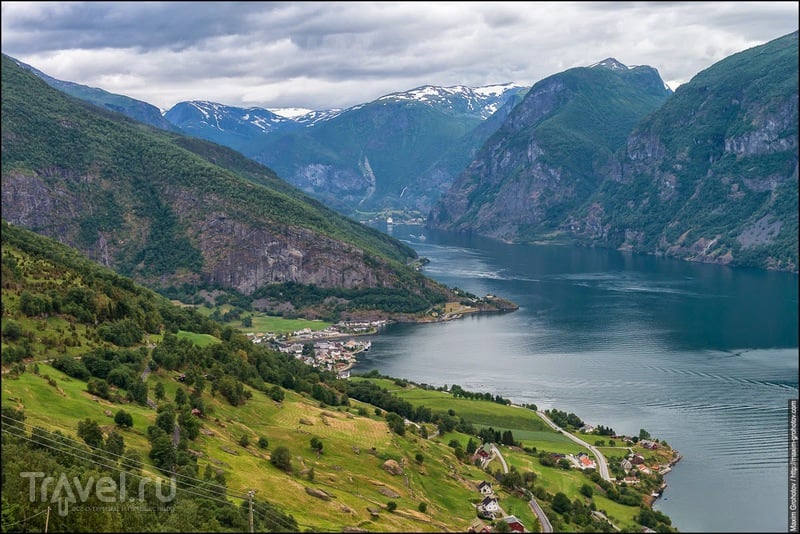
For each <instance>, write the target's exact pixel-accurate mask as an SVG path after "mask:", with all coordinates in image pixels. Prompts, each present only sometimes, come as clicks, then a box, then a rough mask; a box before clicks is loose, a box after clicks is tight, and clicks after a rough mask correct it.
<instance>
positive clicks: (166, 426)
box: [156, 406, 175, 434]
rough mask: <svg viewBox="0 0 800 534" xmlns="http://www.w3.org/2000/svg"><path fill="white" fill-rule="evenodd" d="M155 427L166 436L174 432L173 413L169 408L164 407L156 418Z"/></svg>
mask: <svg viewBox="0 0 800 534" xmlns="http://www.w3.org/2000/svg"><path fill="white" fill-rule="evenodd" d="M156 426H157V427H158V428H160V429H161V430H163V431H164V432H166V433H167V434H172V431H173V430H175V412H174V411H172V408H171V407H169V406H168V407H166V408H165V409H164V410H163V411H162V412H161V413H159V414H158V415H157V416H156Z"/></svg>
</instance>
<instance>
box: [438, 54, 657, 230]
mask: <svg viewBox="0 0 800 534" xmlns="http://www.w3.org/2000/svg"><path fill="white" fill-rule="evenodd" d="M610 64H613V65H620V68H619V69H611V68H608V67H606V65H605V64H598V65H597V66H595V67H592V68H588V67H587V68H578V69H571V70H569V71H566V72H564V73H561V74H558V75H555V76H551V77H549V78H546V79H545V80H542V81H541V82H539V83H537V84H535V85H534V86H533V88H531V90H530V91H529V92H528V94H527V95H526V96H525V98H524V100H523V101H522V103H520V104H519V105H518V106H517V107H516V108H514V110H513V111H512V112H511V113H510V114H509V116H508V118H507V119H506V121H505V123H504V124H503V125H502V126H501V127H500V129H499V130H498V131H497V132H496V133H495V134H494V135H493V136H492V137H491V138H489V140H488V141H487V142H486V143H485V144H484V146H483V147H482V148H481V150H480V152H479V153H478V155H477V157H476V158H475V160H473V162H472V163H471V164H470V165H469V166H468V167H467V169H466V171H465V172H464V173H463V174H462V175H461V176H460V177H459V178H458V179H457V180H456V181H455V183H454V184H453V187H452V188H451V189H450V190H449V191H448V192H447V193H446V194H445V195H443V197H442V199H441V200H440V202H439V203H438V204H437V205H435V206H434V208H433V209H432V210H431V214H430V217H429V220H428V224H429V226H430V227H433V228H442V229H449V230H456V231H464V230H469V231H475V232H478V233H480V234H483V235H487V236H491V237H496V238H500V239H504V240H508V241H518V240H525V239H526V238H528V237H530V236H531V235H532V233H534V232H535V231H537V230H538V229H547V228H550V229H552V228H554V227H556V226H558V225H559V224H561V223H562V222H563V216H564V214H565V213H568V212H569V211H570V210H574V209H576V208H577V207H579V206H580V205H581V204H582V203H583V202H584V201H585V200H586V199H587V198H588V196H589V195H590V194H591V193H592V192H593V191H594V189H595V188H596V187H597V184H598V182H599V176H600V172H599V171H600V170H601V169H604V168H606V167H611V168H613V163H612V162H613V157H612V155H613V151H614V150H615V149H616V148H618V146H619V145H620V144H621V143H623V142H624V137H625V135H627V133H628V132H629V131H630V129H631V128H632V127H633V125H634V124H635V122H636V121H637V120H638V119H640V118H641V117H643V116H644V115H645V114H646V113H648V112H651V111H653V110H655V109H656V108H657V107H658V105H660V104H661V103H662V102H663V101H664V99H665V98H666V97H667V96H668V95H669V94H670V91H669V90H668V89H666V88H665V86H664V84H663V82H662V81H661V79H660V77H659V76H658V74H657V73H655V71H654V70H653V69H651V68H649V67H636V68H635V69H628V68H627V67H624V66H621V64H619V63H618V62H613V63H610ZM651 71H652V73H653V74H654V76H653V75H652V74H651ZM643 72H646V73H647V75H648V76H642V74H641V73H643Z"/></svg>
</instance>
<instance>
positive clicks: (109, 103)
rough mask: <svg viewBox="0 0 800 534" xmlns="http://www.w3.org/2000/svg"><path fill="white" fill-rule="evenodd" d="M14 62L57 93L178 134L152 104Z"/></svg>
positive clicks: (177, 129)
mask: <svg viewBox="0 0 800 534" xmlns="http://www.w3.org/2000/svg"><path fill="white" fill-rule="evenodd" d="M15 62H16V63H17V64H18V65H19V66H21V67H23V68H25V69H28V70H29V71H31V72H33V73H34V74H36V75H37V76H38V77H39V78H41V79H42V80H44V81H45V82H47V85H49V86H50V87H53V88H54V89H58V90H59V91H63V92H64V93H67V94H68V95H70V96H74V97H75V98H79V99H81V100H84V101H86V102H89V103H91V104H94V105H96V106H99V107H102V108H106V109H109V110H111V111H117V112H119V113H122V114H123V115H127V116H128V117H130V118H132V119H134V120H137V121H139V122H143V123H145V124H149V125H150V126H154V127H156V128H160V129H162V130H167V131H170V132H180V129H179V128H178V127H177V126H174V125H173V124H172V123H170V122H169V121H168V120H167V119H165V118H164V117H163V116H162V115H161V110H159V109H158V108H157V107H155V106H154V105H152V104H148V103H147V102H142V101H141V100H136V99H135V98H130V97H127V96H124V95H118V94H114V93H109V92H108V91H106V90H104V89H100V88H98V87H88V86H86V85H81V84H78V83H74V82H69V81H64V80H57V79H56V78H53V77H52V76H49V75H47V74H45V73H44V72H42V71H40V70H39V69H36V68H34V67H33V66H31V65H28V64H27V63H22V62H21V61H16V60H15Z"/></svg>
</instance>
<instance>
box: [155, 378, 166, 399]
mask: <svg viewBox="0 0 800 534" xmlns="http://www.w3.org/2000/svg"><path fill="white" fill-rule="evenodd" d="M154 393H155V395H156V400H160V401H162V400H164V398H165V397H166V392H165V391H164V384H162V383H161V382H158V383H157V384H156V387H155V390H154Z"/></svg>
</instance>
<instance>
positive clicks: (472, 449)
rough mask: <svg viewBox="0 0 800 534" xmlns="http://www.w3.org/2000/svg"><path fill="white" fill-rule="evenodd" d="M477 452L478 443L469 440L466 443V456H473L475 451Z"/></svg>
mask: <svg viewBox="0 0 800 534" xmlns="http://www.w3.org/2000/svg"><path fill="white" fill-rule="evenodd" d="M477 450H478V443H477V442H476V441H475V440H474V439H472V438H469V441H468V442H467V454H470V455H471V454H475V451H477Z"/></svg>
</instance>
